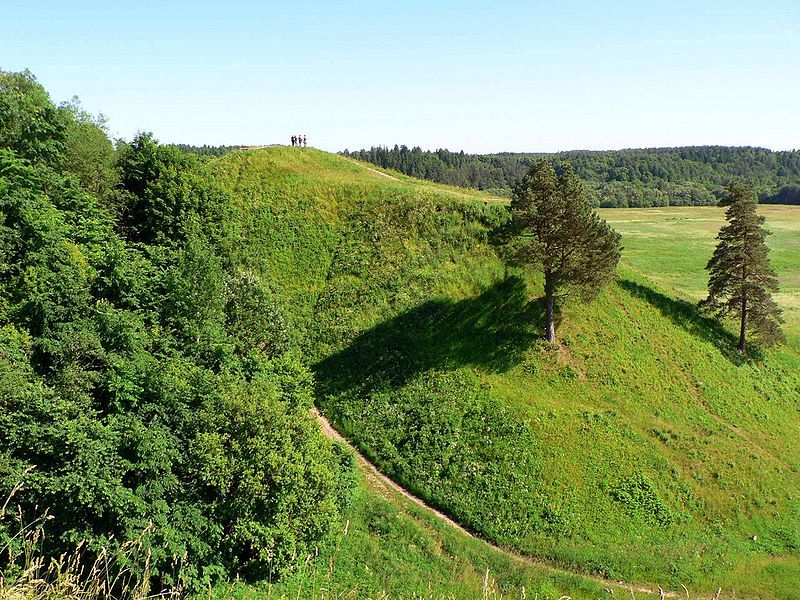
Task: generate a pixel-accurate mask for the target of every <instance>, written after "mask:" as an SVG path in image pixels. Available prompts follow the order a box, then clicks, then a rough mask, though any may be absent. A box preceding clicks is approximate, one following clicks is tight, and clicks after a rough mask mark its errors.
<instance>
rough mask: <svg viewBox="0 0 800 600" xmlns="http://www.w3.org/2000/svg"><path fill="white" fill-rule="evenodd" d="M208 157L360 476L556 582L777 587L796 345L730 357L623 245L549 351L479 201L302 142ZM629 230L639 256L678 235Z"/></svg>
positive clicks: (791, 504)
mask: <svg viewBox="0 0 800 600" xmlns="http://www.w3.org/2000/svg"><path fill="white" fill-rule="evenodd" d="M213 169H214V172H215V173H216V176H217V178H218V180H219V181H221V182H222V185H223V187H224V188H225V189H226V190H227V191H228V192H229V193H230V194H232V196H233V197H234V198H235V199H236V201H237V202H238V205H239V207H240V209H241V211H242V218H241V225H240V226H239V231H238V232H237V235H238V237H239V239H240V242H239V243H238V245H237V246H236V248H235V249H234V250H232V252H233V253H234V255H235V256H236V257H237V260H240V261H242V262H243V263H245V264H248V268H251V269H254V270H257V271H259V272H260V273H261V274H262V275H263V276H264V277H265V278H268V279H269V280H270V281H271V282H272V283H273V286H274V288H275V290H276V293H277V294H278V295H279V296H280V297H281V300H282V304H283V307H284V310H285V311H286V312H287V313H288V314H289V315H290V319H291V320H292V322H293V323H294V324H296V325H297V330H298V331H300V332H301V333H300V334H299V335H300V336H301V340H300V342H301V344H302V346H303V347H304V348H305V349H306V351H307V353H308V355H309V356H310V357H311V362H312V363H313V364H314V372H315V376H316V379H317V390H318V391H317V402H318V405H319V406H320V407H321V408H322V409H323V411H324V412H325V414H326V415H327V416H328V417H329V418H331V419H332V420H333V421H334V422H335V423H336V424H337V426H338V427H339V428H340V429H341V430H342V431H343V432H344V433H346V435H347V436H348V437H349V438H350V439H351V440H353V441H354V442H355V443H356V444H357V445H358V446H359V447H360V448H361V449H362V450H363V451H364V453H365V454H366V455H367V456H369V457H370V458H371V459H372V460H373V461H374V462H375V463H376V464H378V465H379V466H380V467H381V469H382V470H383V471H384V472H386V473H387V474H390V475H391V476H392V477H393V478H394V479H395V480H397V481H398V482H400V483H402V484H403V485H404V486H406V487H407V488H409V489H410V490H412V491H414V492H415V493H417V494H418V495H420V496H422V497H423V498H425V499H426V500H428V501H429V502H430V503H431V504H433V505H435V506H437V507H439V508H441V509H442V510H444V511H445V512H447V513H448V514H450V515H451V516H453V517H454V518H455V519H456V520H457V521H459V522H460V523H462V524H463V525H464V526H465V527H467V528H468V529H470V530H472V531H474V532H476V533H478V534H480V535H481V536H483V537H486V538H487V539H490V540H493V541H495V542H497V543H499V544H501V545H506V546H510V547H514V548H516V549H518V550H520V551H522V552H524V553H526V554H530V555H533V556H537V557H542V558H545V559H547V560H549V561H553V562H555V563H557V564H559V565H563V566H567V567H569V568H570V569H574V570H576V571H579V572H586V573H592V574H599V575H603V576H606V577H609V578H623V579H625V580H628V581H641V582H649V583H656V584H658V583H660V584H668V585H670V586H673V587H677V586H678V584H680V583H683V584H686V585H688V586H689V587H690V588H691V589H695V590H708V589H711V588H716V587H717V586H718V585H720V586H722V587H723V588H724V589H728V590H736V592H737V593H738V594H740V595H742V596H744V597H749V596H755V595H758V596H760V597H765V598H766V597H784V598H788V597H796V596H792V594H796V589H797V586H798V585H799V584H800V575H799V574H800V554H798V549H799V548H800V538H798V531H800V498H798V493H800V475H798V468H799V467H800V441H799V440H798V436H797V431H798V426H799V425H800V415H799V414H798V409H799V408H800V380H798V370H800V356H799V355H798V352H797V350H796V341H794V340H795V339H796V338H794V339H793V340H792V341H791V342H790V344H789V345H787V346H785V347H782V348H778V349H775V350H771V351H769V352H766V353H764V354H763V355H758V356H755V355H754V356H751V357H750V358H749V359H748V360H746V361H739V360H737V358H736V357H735V356H734V354H733V353H732V351H731V349H732V348H733V344H732V342H731V333H730V332H729V331H727V330H726V329H724V328H722V327H720V326H719V325H717V324H716V323H714V322H711V321H708V320H706V319H704V318H703V317H701V316H700V315H699V314H698V313H697V311H696V310H695V308H694V306H693V304H691V303H690V302H687V301H686V300H684V299H683V298H682V297H681V296H680V294H679V293H678V292H676V291H675V289H674V288H669V287H665V286H663V280H664V278H666V277H669V270H670V269H674V268H677V269H680V268H681V267H680V265H678V267H675V265H676V264H677V263H679V262H680V257H677V258H676V257H673V258H671V259H670V260H669V261H660V262H659V261H651V262H650V263H643V262H642V261H641V260H637V256H636V254H635V252H632V253H631V255H630V259H628V258H627V257H626V258H625V259H624V260H625V261H626V266H625V267H623V268H622V269H621V271H620V275H619V278H618V281H617V282H616V283H615V284H614V285H613V286H612V287H611V288H610V289H609V290H608V291H607V292H604V293H603V294H602V295H601V297H600V298H599V299H598V300H597V301H596V302H595V303H593V304H590V305H588V306H585V305H572V306H568V307H567V308H566V309H565V311H564V315H563V324H562V325H561V336H562V339H563V346H562V347H560V348H557V349H556V348H549V347H546V346H545V345H543V344H542V343H541V342H540V341H539V337H540V335H539V331H538V327H539V323H540V308H539V305H538V303H537V301H536V298H537V297H538V295H539V285H538V281H537V279H536V277H535V276H534V275H531V274H529V273H525V272H521V271H508V270H506V269H505V268H504V266H503V265H502V264H501V263H500V262H499V260H498V259H497V258H496V257H495V255H494V253H493V251H492V250H491V248H490V247H489V245H488V244H487V241H486V233H487V227H489V226H491V225H492V224H493V223H494V222H496V220H497V218H498V210H499V209H498V208H497V207H495V206H489V205H486V204H485V203H483V202H480V201H470V200H468V199H465V198H463V197H462V196H459V195H457V194H454V193H452V192H449V191H447V190H445V189H437V188H435V187H431V186H417V185H415V184H414V183H413V182H412V181H403V182H401V181H394V180H391V179H388V178H385V177H381V176H380V175H377V174H375V173H372V172H369V171H367V170H365V169H363V168H361V167H359V166H358V165H356V164H354V163H352V162H350V161H347V160H345V159H343V158H339V157H334V156H331V155H327V154H324V153H320V152H316V151H312V150H302V151H301V150H292V149H290V148H274V149H268V150H260V151H243V152H234V153H231V154H228V155H227V156H225V157H223V158H221V159H218V161H217V162H215V163H214V165H213ZM621 229H622V231H623V233H624V234H625V233H626V231H625V228H623V227H621ZM675 231H676V235H677V234H678V233H679V232H680V230H679V229H676V230H675ZM628 235H629V236H631V234H630V233H629V232H628ZM642 235H644V234H642ZM640 237H641V236H640ZM649 239H652V240H653V244H654V245H653V247H652V248H651V252H652V255H654V256H657V255H658V254H659V252H660V249H661V247H660V245H659V244H661V243H662V242H663V241H666V242H667V243H668V244H676V243H677V244H679V243H680V242H679V241H677V242H676V241H675V240H674V239H673V240H670V239H667V240H662V239H660V238H657V237H655V236H653V237H652V238H649ZM781 239H782V238H779V239H778V242H779V243H780V244H783V243H785V242H787V246H791V243H790V242H791V240H790V239H789V238H783V241H781ZM640 242H641V240H640ZM623 243H624V244H626V243H627V239H626V238H624V239H623ZM637 243H639V242H637ZM639 247H640V248H641V246H639ZM635 248H636V244H633V245H632V249H634V250H635ZM791 252H797V250H792V249H791V248H783V249H778V250H777V251H776V256H782V258H781V259H780V260H778V261H776V262H777V265H776V266H778V268H779V269H781V270H784V271H785V270H786V269H788V268H793V265H796V264H797V261H795V262H792V260H791ZM687 256H688V259H687V260H689V261H690V262H691V261H696V260H697V258H696V256H694V255H692V254H691V253H687ZM687 264H689V263H687ZM691 264H693V263H691ZM658 265H660V266H658ZM657 266H658V268H657ZM645 267H646V268H647V270H646V271H645ZM649 275H652V277H649ZM654 280H655V281H659V280H660V281H659V283H658V284H656V283H653V281H654ZM688 291H689V292H691V290H688ZM782 301H785V298H782ZM791 331H793V330H791V329H790V332H791Z"/></svg>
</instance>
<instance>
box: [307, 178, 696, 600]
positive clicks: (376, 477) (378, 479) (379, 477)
mask: <svg viewBox="0 0 800 600" xmlns="http://www.w3.org/2000/svg"><path fill="white" fill-rule="evenodd" d="M387 177H389V175H387ZM312 413H313V415H314V416H315V417H316V419H317V421H319V423H320V426H321V427H322V433H323V434H324V435H325V437H327V438H329V439H331V440H335V441H338V442H342V443H343V444H345V445H346V446H347V447H348V448H349V449H350V450H351V452H353V454H355V456H356V460H357V461H358V464H359V466H360V468H361V469H362V471H364V473H365V475H366V477H367V480H368V482H369V483H370V484H371V485H373V486H375V487H383V488H387V489H389V490H391V491H393V492H395V493H397V494H399V495H400V496H402V497H403V498H405V499H406V500H408V501H410V502H412V503H413V504H415V505H416V506H419V507H421V508H423V509H424V510H426V511H427V512H429V513H431V514H433V515H434V516H435V517H437V518H438V519H440V520H442V521H444V522H445V523H447V524H448V525H450V526H451V527H453V528H455V529H457V530H458V531H459V532H461V533H463V534H464V535H466V536H468V537H471V538H474V539H479V540H481V541H482V542H484V543H485V544H487V545H489V546H491V547H492V548H493V549H494V550H495V551H497V552H500V553H502V554H505V555H506V556H509V557H511V558H513V559H514V560H517V561H520V562H523V563H526V564H528V565H532V566H536V567H538V568H541V569H544V570H546V571H549V572H551V573H558V574H562V575H574V576H578V577H584V578H586V579H591V580H592V581H595V582H597V583H599V584H601V585H604V586H606V587H621V588H625V589H626V590H629V591H632V592H639V593H642V594H653V595H659V593H660V588H659V589H652V588H649V587H646V586H643V585H636V584H632V583H628V582H625V581H612V580H610V579H604V578H603V577H597V576H593V575H587V574H585V573H576V572H573V571H569V570H567V569H562V568H559V567H557V566H555V565H552V564H550V563H547V562H544V561H542V560H540V559H534V558H531V557H530V556H523V555H521V554H518V553H517V552H514V551H512V550H508V549H507V548H502V547H500V546H497V545H495V544H493V543H492V542H490V541H487V540H485V539H483V538H479V537H478V536H476V535H474V534H473V533H471V532H470V531H468V530H467V529H464V527H462V526H461V525H459V524H458V523H457V522H455V521H454V520H453V519H451V518H450V517H448V516H447V515H446V514H444V513H443V512H441V511H440V510H438V509H436V508H434V507H432V506H430V505H429V504H428V503H426V502H425V501H424V500H423V499H422V498H419V497H418V496H415V495H414V494H412V493H411V492H409V491H408V490H407V489H405V488H404V487H402V486H400V485H399V484H398V483H396V482H395V481H394V480H393V479H391V478H389V477H387V476H386V475H384V474H383V473H381V472H380V470H378V467H376V466H375V465H374V464H373V463H372V462H370V461H369V460H368V459H367V458H366V457H365V456H364V455H363V454H361V452H359V451H358V449H357V448H356V447H355V446H353V444H351V443H350V441H349V440H348V439H347V438H345V437H344V436H343V435H342V434H341V433H339V432H338V431H337V430H336V429H334V427H333V425H331V423H330V421H328V419H327V418H325V415H323V414H322V413H321V412H319V410H318V409H317V408H313V409H312ZM612 595H613V594H612ZM679 596H680V594H678V593H677V592H671V591H664V592H663V594H662V597H663V598H677V597H679ZM701 596H702V594H701ZM687 597H688V595H687Z"/></svg>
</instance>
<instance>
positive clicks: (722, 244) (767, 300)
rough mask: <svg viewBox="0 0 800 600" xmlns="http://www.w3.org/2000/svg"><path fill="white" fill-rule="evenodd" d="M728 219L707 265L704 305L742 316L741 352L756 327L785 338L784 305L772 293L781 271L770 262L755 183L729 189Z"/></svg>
mask: <svg viewBox="0 0 800 600" xmlns="http://www.w3.org/2000/svg"><path fill="white" fill-rule="evenodd" d="M727 205H728V210H727V211H726V213H725V219H726V220H727V221H728V224H727V225H726V226H725V227H723V228H722V229H720V231H719V234H718V235H717V239H718V240H719V244H718V245H717V248H716V249H715V250H714V254H713V255H712V257H711V259H710V260H709V261H708V265H706V269H707V270H708V271H709V274H710V277H709V280H708V298H706V299H705V300H704V301H703V302H702V306H704V307H705V308H708V309H709V310H711V311H713V312H714V313H715V314H716V316H717V317H720V318H725V317H729V316H731V315H734V316H736V317H738V318H739V319H740V334H739V352H742V353H743V352H744V351H745V335H746V332H747V331H748V330H751V331H753V332H755V334H756V335H757V336H758V337H759V339H760V340H761V341H762V342H764V343H767V344H772V343H776V342H778V341H782V340H783V339H784V337H783V332H782V331H781V328H780V325H781V323H783V318H782V317H781V311H780V308H778V305H777V304H776V303H775V301H774V300H773V299H772V296H771V293H775V292H777V291H778V277H777V276H776V275H775V271H773V270H772V268H771V267H770V265H769V258H768V253H769V248H768V247H767V244H766V237H767V235H768V234H769V232H768V231H767V230H766V229H764V227H763V225H764V220H765V219H764V217H763V216H760V215H758V214H756V199H755V194H754V193H753V191H752V189H750V188H749V187H747V186H742V185H739V184H731V186H730V188H729V190H728V200H727Z"/></svg>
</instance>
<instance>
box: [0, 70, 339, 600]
mask: <svg viewBox="0 0 800 600" xmlns="http://www.w3.org/2000/svg"><path fill="white" fill-rule="evenodd" d="M1 75H2V78H0V109H1V110H10V109H9V108H8V107H9V106H12V107H13V106H17V105H19V106H23V107H26V110H27V109H28V108H30V110H31V111H33V112H32V113H31V114H34V113H35V116H36V118H37V119H39V120H40V121H41V122H39V121H37V122H35V123H33V125H35V126H36V127H37V129H36V130H35V131H34V130H31V131H29V130H28V129H30V128H28V129H26V127H24V126H23V125H24V124H20V123H16V124H15V123H10V124H7V125H6V129H4V130H3V131H2V132H0V144H2V145H3V147H0V482H2V487H3V488H4V489H5V490H9V489H11V488H12V487H13V486H15V485H16V483H17V482H19V481H20V479H21V478H22V476H23V474H26V475H25V477H24V486H23V487H22V488H21V489H18V490H17V491H16V495H15V505H14V511H17V512H16V513H15V514H18V515H22V514H31V513H34V512H35V511H36V510H37V507H38V509H40V510H44V509H46V510H47V511H48V514H49V516H50V517H51V520H50V521H49V523H48V528H47V533H48V535H47V536H45V537H44V538H42V539H41V541H40V544H41V547H40V550H41V552H42V554H43V556H58V555H59V554H61V553H62V552H67V551H70V550H71V549H72V548H74V544H75V543H77V542H79V541H81V540H85V544H84V546H83V552H82V554H81V558H80V560H81V561H82V562H87V563H88V564H91V562H92V561H93V560H94V559H95V558H96V557H97V556H99V555H100V553H103V552H111V553H114V552H117V551H119V550H120V549H121V548H123V547H125V545H126V544H127V543H129V542H130V541H131V540H134V539H137V540H139V542H138V543H140V544H141V546H142V548H143V552H145V553H146V555H147V556H148V557H149V558H148V564H147V572H146V573H145V571H144V570H142V569H143V568H144V567H143V566H142V565H139V564H134V565H132V566H131V568H132V569H134V571H136V573H135V574H136V576H137V577H140V578H141V577H144V578H145V579H148V578H149V579H152V581H153V583H154V584H155V585H156V586H157V587H159V589H160V586H164V585H175V584H180V585H185V586H187V587H188V588H190V589H192V588H194V589H196V588H198V587H200V586H205V585H206V584H207V583H208V582H210V581H213V580H218V579H221V578H225V577H229V576H233V575H235V574H242V575H246V576H253V577H262V576H271V577H278V576H279V575H281V574H282V573H284V572H286V571H287V570H291V569H293V568H295V566H296V565H297V564H298V557H302V556H304V555H306V554H308V553H309V552H311V551H312V549H313V547H314V546H315V544H317V543H318V542H319V541H320V540H321V539H323V538H324V537H325V536H326V535H327V533H328V531H329V530H330V528H331V527H332V526H333V525H334V524H335V523H337V522H338V521H339V518H340V513H341V510H342V509H343V507H344V505H345V503H346V501H347V499H348V490H347V487H348V486H351V485H352V483H353V479H352V471H353V468H354V465H353V464H352V462H348V460H347V459H346V458H345V457H344V456H343V453H342V452H341V449H333V448H332V447H331V444H330V442H328V441H327V440H326V439H325V438H324V437H323V436H322V435H321V433H320V431H319V426H318V425H317V424H316V422H315V421H314V419H313V417H312V416H311V415H310V409H311V407H312V400H313V394H312V390H313V387H312V378H311V374H310V371H309V370H308V368H307V367H305V366H304V365H303V363H302V360H301V358H300V357H299V356H298V350H297V348H296V345H295V344H294V343H293V341H292V336H291V333H290V331H289V329H288V327H287V325H286V320H285V319H284V317H283V314H282V310H281V307H280V306H279V304H278V302H277V301H276V299H275V298H274V297H273V295H272V293H271V289H270V286H269V285H268V284H267V283H265V282H264V281H262V280H261V279H260V278H259V277H258V276H256V275H254V274H252V273H250V272H249V271H248V270H247V269H246V267H245V265H242V264H240V263H238V262H237V261H236V260H235V257H232V256H231V255H230V254H228V253H226V252H225V250H226V248H228V246H229V244H230V241H229V234H230V229H231V227H232V221H231V219H232V218H233V215H234V214H235V211H234V207H233V204H232V203H231V201H230V197H229V196H228V195H227V194H226V193H225V192H224V191H223V190H222V188H221V187H220V186H219V185H218V184H217V183H216V182H215V181H214V180H213V179H212V177H211V175H210V172H209V171H208V167H207V165H206V164H205V163H203V162H201V161H200V160H199V159H197V158H194V157H191V156H187V155H185V154H182V153H181V152H180V151H179V150H177V149H175V148H165V147H162V146H159V145H158V144H157V143H156V142H155V140H153V139H152V137H150V136H147V135H143V136H140V137H139V138H137V139H136V140H134V143H133V144H131V145H130V146H124V147H123V149H122V150H121V151H120V154H119V165H118V167H119V168H118V171H117V170H116V169H110V170H109V171H108V172H107V173H106V175H109V174H114V173H117V172H118V173H119V176H120V178H121V179H120V182H119V186H117V184H116V183H115V184H114V186H116V187H117V191H116V192H115V194H114V200H115V202H117V203H116V204H114V203H109V202H108V199H109V198H108V197H105V198H104V197H103V196H104V190H106V191H107V187H108V185H107V184H108V182H107V181H104V182H101V183H102V185H100V186H99V187H98V185H96V184H97V183H98V182H97V181H93V180H91V178H89V179H87V180H86V181H84V178H83V177H75V176H74V175H73V174H72V173H67V174H61V173H59V172H58V171H56V170H55V169H54V166H56V165H57V164H60V163H61V162H66V163H68V164H69V165H71V170H72V171H77V172H78V173H84V174H85V173H86V172H90V171H91V169H88V170H81V168H79V167H82V166H86V165H87V164H88V163H90V162H91V161H92V160H95V159H96V158H97V157H96V156H95V155H91V156H87V157H83V158H82V157H81V152H82V150H81V148H84V149H85V148H87V147H88V148H91V147H92V146H93V142H91V140H92V139H93V138H92V137H91V136H88V137H87V138H84V141H85V140H86V139H88V140H90V141H89V142H87V143H86V144H83V143H77V142H75V140H72V141H70V139H69V138H68V135H69V133H68V132H69V128H68V127H62V126H61V125H62V123H61V119H62V118H64V114H65V113H64V112H63V111H59V110H57V109H55V107H53V106H52V104H50V103H49V99H48V98H47V95H46V93H45V92H44V90H42V89H41V87H40V86H38V84H36V83H35V80H33V78H32V77H31V76H29V75H27V74H23V75H19V76H17V75H13V74H11V75H8V74H5V73H2V74H1ZM14 103H16V104H14ZM73 112H74V111H73ZM67 114H71V113H67ZM94 133H96V132H94ZM94 133H92V135H94ZM76 135H77V134H76ZM105 143H109V142H108V140H107V138H106V139H105V142H103V144H105ZM104 147H105V148H106V149H107V146H104ZM63 148H71V149H72V152H71V153H70V154H69V156H68V160H67V159H66V158H65V156H64V154H62V151H63ZM86 151H87V152H88V150H86ZM62 159H63V161H62ZM82 160H85V161H86V163H85V164H84V163H82V162H81V161H82ZM103 160H105V159H103ZM82 186H86V187H88V188H90V189H85V188H84V187H82ZM31 467H33V468H32V469H31ZM142 532H145V534H142ZM0 535H2V536H3V537H4V539H5V540H6V541H8V540H9V539H10V538H9V536H13V534H11V533H9V532H8V531H7V530H5V529H4V530H3V531H2V532H0ZM4 556H6V555H5V554H4ZM3 560H8V558H7V557H6V558H5V559H3ZM176 560H178V561H180V563H181V569H180V571H178V572H176V571H175V569H174V564H175V561H176ZM0 567H2V565H0Z"/></svg>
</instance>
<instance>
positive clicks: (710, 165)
mask: <svg viewBox="0 0 800 600" xmlns="http://www.w3.org/2000/svg"><path fill="white" fill-rule="evenodd" d="M342 154H344V155H345V156H348V157H351V158H355V159H358V160H363V161H366V162H370V163H372V164H375V165H377V166H379V167H383V168H386V169H394V170H395V171H399V172H401V173H405V174H406V175H410V176H412V177H418V178H421V179H428V180H431V181H435V182H438V183H444V184H449V185H456V186H461V187H468V188H476V189H480V190H486V191H489V192H491V193H494V194H497V195H500V196H510V195H511V190H512V189H513V187H514V186H515V185H516V184H517V183H518V182H519V181H520V180H521V179H522V178H523V176H524V175H525V173H526V172H527V170H528V169H529V167H530V165H531V163H532V162H533V161H534V160H535V159H536V158H537V157H541V156H547V157H548V158H550V159H551V160H552V161H553V162H554V163H555V165H556V169H557V170H558V171H559V172H563V169H564V167H565V166H566V165H571V166H572V168H573V169H574V170H575V172H576V174H577V175H578V176H579V177H580V178H581V179H583V180H584V181H585V182H586V183H587V184H588V186H589V188H590V192H591V193H592V196H593V198H594V201H595V204H596V205H598V206H601V207H605V208H615V207H617V208H625V207H630V208H638V207H651V206H706V205H714V204H717V203H718V202H719V200H720V199H721V198H724V196H725V193H726V192H725V188H726V186H727V185H728V184H729V183H730V182H731V181H732V180H733V179H744V180H746V181H748V182H749V183H751V184H752V185H753V187H754V188H755V190H756V191H757V193H758V195H759V201H760V202H764V203H776V204H800V150H793V151H784V152H774V151H772V150H767V149H764V148H733V147H724V146H697V147H686V148H654V149H641V150H617V151H584V150H575V151H569V152H559V153H556V154H547V155H543V154H526V153H522V154H514V153H500V154H486V155H480V154H466V153H464V152H463V151H462V152H451V151H449V150H436V151H428V150H422V149H421V148H419V147H414V148H408V147H407V146H395V147H394V148H388V147H380V146H378V147H372V148H370V149H369V150H357V151H352V152H351V151H347V150H345V151H344V152H343V153H342Z"/></svg>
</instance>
